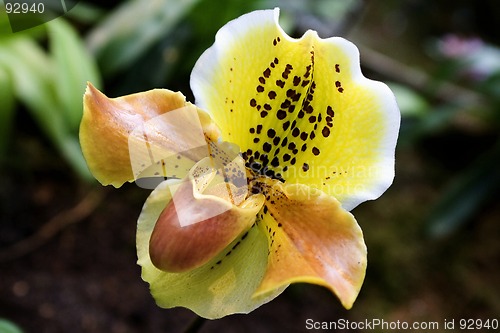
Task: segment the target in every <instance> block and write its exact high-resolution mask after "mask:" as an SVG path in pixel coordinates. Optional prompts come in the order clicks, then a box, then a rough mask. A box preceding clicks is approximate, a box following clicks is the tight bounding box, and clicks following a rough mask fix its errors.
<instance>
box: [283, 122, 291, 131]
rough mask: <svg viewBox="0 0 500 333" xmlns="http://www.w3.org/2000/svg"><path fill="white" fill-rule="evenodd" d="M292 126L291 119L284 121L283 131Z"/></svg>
mask: <svg viewBox="0 0 500 333" xmlns="http://www.w3.org/2000/svg"><path fill="white" fill-rule="evenodd" d="M288 127H290V120H287V121H285V122H284V123H283V131H286V130H287V129H288Z"/></svg>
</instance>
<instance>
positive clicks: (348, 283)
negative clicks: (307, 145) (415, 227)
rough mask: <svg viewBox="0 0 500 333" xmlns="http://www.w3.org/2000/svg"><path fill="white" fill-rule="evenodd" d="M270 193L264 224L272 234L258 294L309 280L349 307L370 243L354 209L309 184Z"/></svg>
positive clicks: (361, 277) (291, 186)
mask: <svg viewBox="0 0 500 333" xmlns="http://www.w3.org/2000/svg"><path fill="white" fill-rule="evenodd" d="M266 196H267V201H266V206H265V208H264V212H265V214H263V215H262V216H261V218H262V221H261V222H260V223H259V226H260V227H261V228H262V230H263V231H264V232H265V233H266V234H267V235H268V241H269V259H268V267H267V272H266V275H265V276H264V278H263V280H262V283H261V285H260V286H259V288H258V290H257V291H256V295H261V294H265V293H266V292H269V291H272V290H274V289H276V288H279V287H281V286H283V285H287V284H290V283H295V282H307V283H314V284H318V285H322V286H325V287H327V288H329V289H330V290H331V291H332V292H334V293H335V294H336V295H337V296H338V298H339V299H340V301H341V302H342V305H344V307H346V308H350V307H351V306H352V304H353V303H354V301H355V299H356V297H357V295H358V293H359V290H360V288H361V285H362V283H363V279H364V276H365V270H366V246H365V244H364V241H363V234H362V232H361V229H360V228H359V226H358V224H357V223H356V220H355V219H354V217H353V216H352V214H350V213H349V212H347V211H345V210H344V209H343V208H342V207H341V206H340V203H339V202H338V201H337V200H336V199H335V198H333V197H331V196H328V195H326V194H325V193H324V192H321V191H319V190H315V189H311V188H309V187H307V186H304V185H295V184H292V185H285V186H283V187H280V186H278V185H274V186H271V188H270V189H269V193H267V194H266Z"/></svg>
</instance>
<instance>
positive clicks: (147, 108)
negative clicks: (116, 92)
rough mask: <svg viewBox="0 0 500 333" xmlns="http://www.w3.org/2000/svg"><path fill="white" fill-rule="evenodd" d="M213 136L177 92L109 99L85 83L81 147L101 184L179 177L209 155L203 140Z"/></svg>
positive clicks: (198, 113) (158, 91)
mask: <svg viewBox="0 0 500 333" xmlns="http://www.w3.org/2000/svg"><path fill="white" fill-rule="evenodd" d="M186 128H187V129H191V130H190V131H186ZM193 133H194V134H193ZM218 135H219V133H218V130H217V128H216V126H215V125H214V124H213V122H212V121H211V120H210V117H209V116H208V115H207V114H206V113H204V112H202V111H201V110H199V109H198V108H196V107H195V106H194V105H192V104H191V103H188V102H186V100H185V97H184V96H183V95H182V94H181V93H174V92H172V91H169V90H165V89H155V90H150V91H147V92H142V93H137V94H132V95H127V96H123V97H119V98H108V97H106V96H105V95H104V94H103V93H101V92H100V91H99V90H97V89H96V88H95V87H93V86H92V85H91V84H89V85H88V87H87V91H86V93H85V96H84V114H83V118H82V122H81V125H80V144H81V146H82V151H83V154H84V156H85V159H86V161H87V164H88V166H89V169H90V170H91V172H92V173H93V174H94V176H95V177H96V179H97V180H99V181H100V182H101V183H102V184H103V185H108V184H111V185H113V186H115V187H119V186H121V185H122V184H123V183H125V182H127V181H132V180H134V179H137V178H139V177H146V176H151V177H153V176H162V177H173V176H176V177H178V178H181V177H183V176H185V175H186V173H187V171H188V170H189V169H190V168H191V167H192V166H193V165H194V163H195V162H197V161H199V160H201V158H203V157H205V156H207V155H208V148H207V142H206V141H207V140H209V141H210V140H216V139H217V137H218ZM167 162H168V163H167ZM167 169H168V170H167Z"/></svg>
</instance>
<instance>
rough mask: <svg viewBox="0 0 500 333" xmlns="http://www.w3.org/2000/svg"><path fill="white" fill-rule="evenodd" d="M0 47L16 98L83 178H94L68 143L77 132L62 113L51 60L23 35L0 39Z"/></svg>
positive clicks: (78, 154) (83, 161) (0, 57)
mask: <svg viewBox="0 0 500 333" xmlns="http://www.w3.org/2000/svg"><path fill="white" fill-rule="evenodd" d="M0 50H1V52H0V66H2V65H3V67H4V68H5V69H6V70H7V72H8V73H9V74H10V76H11V77H12V82H13V88H14V95H15V97H16V98H17V99H19V100H20V101H21V102H22V103H23V104H24V105H25V106H26V107H27V108H28V110H29V111H30V112H31V115H32V116H33V118H34V119H35V121H36V122H37V124H38V125H39V126H40V128H41V129H42V131H43V132H44V133H45V134H46V135H47V137H48V138H49V139H50V140H51V141H52V142H53V143H54V145H55V146H56V147H57V148H58V149H59V150H60V151H61V153H62V154H63V156H64V157H65V158H66V159H67V161H68V162H69V163H70V164H71V165H72V167H73V169H74V170H75V171H77V172H78V173H79V175H80V176H81V177H82V178H83V179H86V180H90V179H93V177H92V176H91V174H90V172H89V171H88V169H87V166H86V163H85V160H84V158H83V155H82V153H81V150H80V148H79V147H76V146H77V145H75V144H72V143H70V142H75V141H76V140H77V134H76V133H71V131H70V129H69V127H68V125H67V122H66V120H65V117H64V115H63V111H62V108H63V107H62V105H61V103H60V102H59V100H58V99H57V96H56V92H55V87H54V78H53V72H54V63H53V62H52V59H50V58H49V57H48V56H47V55H46V54H45V53H44V52H43V50H42V49H41V48H40V47H39V46H38V45H37V44H36V43H35V42H34V41H33V40H32V39H29V38H27V37H25V36H19V37H18V38H10V39H7V40H2V41H0ZM80 101H81V97H80ZM80 103H81V102H80ZM75 147H76V148H75ZM75 149H78V150H75Z"/></svg>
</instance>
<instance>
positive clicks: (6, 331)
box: [0, 318, 23, 333]
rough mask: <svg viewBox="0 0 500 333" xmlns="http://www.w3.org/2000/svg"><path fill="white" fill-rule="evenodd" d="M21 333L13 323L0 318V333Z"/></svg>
mask: <svg viewBox="0 0 500 333" xmlns="http://www.w3.org/2000/svg"><path fill="white" fill-rule="evenodd" d="M22 332H23V331H22V330H21V329H20V328H19V327H18V326H17V325H16V324H14V323H13V322H11V321H9V320H6V319H2V318H0V333H22Z"/></svg>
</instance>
